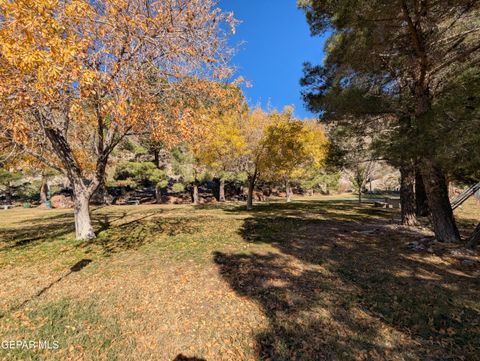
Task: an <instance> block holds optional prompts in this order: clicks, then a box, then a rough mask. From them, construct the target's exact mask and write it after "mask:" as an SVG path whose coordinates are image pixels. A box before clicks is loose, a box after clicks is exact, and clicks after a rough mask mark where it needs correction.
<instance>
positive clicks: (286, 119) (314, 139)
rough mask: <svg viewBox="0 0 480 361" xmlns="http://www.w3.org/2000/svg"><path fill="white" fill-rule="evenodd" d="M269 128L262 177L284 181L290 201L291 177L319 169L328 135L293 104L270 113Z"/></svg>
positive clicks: (296, 177)
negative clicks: (303, 117) (300, 114)
mask: <svg viewBox="0 0 480 361" xmlns="http://www.w3.org/2000/svg"><path fill="white" fill-rule="evenodd" d="M271 118H272V124H271V125H270V126H268V127H267V129H266V136H265V141H264V146H265V154H266V155H267V156H266V158H265V164H264V167H263V168H264V171H263V175H262V176H263V177H264V178H265V179H268V180H273V181H281V182H282V183H283V184H284V185H285V191H286V197H287V202H290V200H291V197H292V189H291V181H292V180H300V179H302V178H303V177H305V176H306V175H307V174H308V171H311V170H313V169H320V168H321V167H322V165H323V162H324V160H325V157H326V149H327V147H326V145H327V139H326V136H325V134H324V132H323V129H322V127H321V126H320V124H317V122H316V121H309V120H304V121H300V120H299V119H296V118H295V117H294V116H293V108H290V107H287V108H286V109H285V110H284V111H283V112H282V113H278V112H273V113H272V114H271Z"/></svg>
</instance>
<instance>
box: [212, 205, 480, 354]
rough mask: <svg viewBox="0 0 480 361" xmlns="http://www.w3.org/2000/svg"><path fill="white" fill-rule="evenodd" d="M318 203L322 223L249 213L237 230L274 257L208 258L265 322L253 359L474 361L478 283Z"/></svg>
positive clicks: (379, 223) (401, 231) (479, 318)
mask: <svg viewBox="0 0 480 361" xmlns="http://www.w3.org/2000/svg"><path fill="white" fill-rule="evenodd" d="M328 207H329V208H330V209H331V210H332V211H328V210H327V209H325V208H323V207H318V206H317V207H315V208H317V210H319V211H320V214H321V215H322V216H329V218H328V220H319V219H305V218H303V216H304V214H303V213H302V209H301V208H302V207H300V212H297V213H296V217H295V212H293V208H292V206H286V207H285V208H284V210H283V211H281V210H282V207H281V206H277V205H275V208H277V211H281V213H280V215H277V216H271V215H269V213H270V212H269V211H265V210H264V211H258V210H257V211H256V212H255V213H254V217H252V218H248V219H246V220H245V223H244V225H243V227H242V229H241V230H240V234H241V235H242V236H243V238H244V239H245V240H246V241H248V242H256V243H267V244H270V245H272V246H273V247H274V248H275V249H276V250H277V251H278V252H270V253H267V254H259V253H253V254H227V253H221V252H216V253H215V255H214V260H215V262H216V263H217V265H218V267H219V271H220V274H221V275H222V276H223V278H224V279H225V280H226V281H227V282H228V283H229V284H230V285H231V287H232V288H233V289H234V290H235V291H236V292H237V293H238V294H239V295H241V296H243V297H248V298H251V299H253V300H255V301H256V302H258V304H259V305H260V306H261V307H262V309H263V311H264V313H265V314H266V315H267V316H268V318H269V322H270V325H269V328H268V330H267V331H265V332H263V333H261V334H259V335H257V345H258V350H257V351H258V357H259V359H260V360H275V361H282V360H285V361H286V360H312V361H313V360H362V359H363V360H394V359H403V360H418V359H423V360H461V359H470V360H474V359H477V360H478V359H479V356H478V352H477V351H478V349H480V315H479V313H478V309H477V310H476V309H475V306H473V305H475V303H477V305H478V299H479V298H480V287H478V286H479V281H478V278H477V279H476V278H474V277H472V276H470V275H468V274H467V273H464V272H462V269H453V268H452V267H453V266H452V265H445V264H442V263H436V264H434V263H432V262H429V261H428V260H427V259H426V258H427V257H428V254H426V253H425V254H418V253H413V252H411V251H409V250H408V249H407V248H406V247H405V243H406V242H407V241H410V240H412V239H415V238H418V237H420V234H416V233H415V232H414V231H408V230H406V229H405V228H400V227H398V228H392V227H391V226H389V225H388V221H386V220H384V219H372V220H368V219H365V218H364V219H363V222H361V221H359V219H358V215H355V216H354V217H352V219H350V220H345V217H344V216H342V215H341V212H340V213H338V214H337V213H335V211H336V210H345V208H344V204H340V205H339V208H336V207H335V206H332V205H329V206H328ZM270 208H271V207H270ZM309 209H311V207H309ZM365 211H366V212H368V209H365ZM310 212H312V211H310ZM387 215H388V214H387ZM325 218H326V217H325Z"/></svg>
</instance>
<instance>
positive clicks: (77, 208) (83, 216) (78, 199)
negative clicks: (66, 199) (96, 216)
mask: <svg viewBox="0 0 480 361" xmlns="http://www.w3.org/2000/svg"><path fill="white" fill-rule="evenodd" d="M89 201H90V200H89V197H88V196H87V195H85V194H84V192H80V194H76V195H75V204H74V215H75V238H76V239H77V240H79V241H89V240H91V239H94V238H95V233H94V231H93V227H92V220H91V219H90V209H89Z"/></svg>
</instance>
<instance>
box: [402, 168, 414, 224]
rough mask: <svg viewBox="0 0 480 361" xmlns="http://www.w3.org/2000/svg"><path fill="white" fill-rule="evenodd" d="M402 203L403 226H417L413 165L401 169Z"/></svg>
mask: <svg viewBox="0 0 480 361" xmlns="http://www.w3.org/2000/svg"><path fill="white" fill-rule="evenodd" d="M400 176H401V180H400V203H401V206H402V224H403V225H405V226H415V225H417V216H416V206H415V189H414V188H415V169H414V167H413V166H411V165H405V166H402V167H400Z"/></svg>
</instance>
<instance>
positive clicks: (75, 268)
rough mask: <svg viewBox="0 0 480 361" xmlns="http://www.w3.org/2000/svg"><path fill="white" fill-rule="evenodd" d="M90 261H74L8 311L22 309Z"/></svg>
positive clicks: (0, 315)
mask: <svg viewBox="0 0 480 361" xmlns="http://www.w3.org/2000/svg"><path fill="white" fill-rule="evenodd" d="M90 263H92V260H91V259H86V258H84V259H82V260H80V261H78V262H77V263H75V264H74V265H73V266H71V267H70V269H69V270H68V271H67V272H66V273H65V274H63V275H62V276H60V277H59V278H57V279H56V280H55V281H53V282H51V283H49V284H48V285H46V286H45V287H43V288H42V289H40V290H38V291H37V292H36V293H35V294H34V295H33V296H31V297H30V298H28V299H26V300H25V301H23V302H22V303H20V304H19V305H17V306H15V307H13V308H11V309H10V310H9V311H8V312H15V311H18V310H20V309H22V308H23V307H25V306H26V305H27V304H28V303H30V302H32V301H33V300H34V299H36V298H39V297H40V296H41V295H43V294H44V293H45V292H47V291H48V290H49V289H51V288H52V287H53V286H55V285H56V284H58V283H60V282H61V281H63V280H64V279H65V278H67V277H68V276H70V275H71V274H72V273H76V272H80V271H81V270H83V269H84V268H85V267H87V266H88V265H89V264H90ZM3 316H4V315H2V314H0V318H2V317H3Z"/></svg>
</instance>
